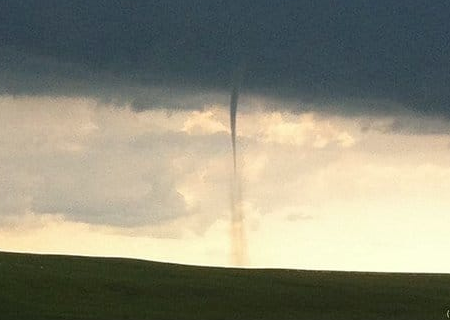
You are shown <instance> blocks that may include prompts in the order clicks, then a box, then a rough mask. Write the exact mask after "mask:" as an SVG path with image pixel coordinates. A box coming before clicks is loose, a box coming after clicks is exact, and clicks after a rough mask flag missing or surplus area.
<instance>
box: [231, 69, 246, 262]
mask: <svg viewBox="0 0 450 320" xmlns="http://www.w3.org/2000/svg"><path fill="white" fill-rule="evenodd" d="M244 70H245V69H244V65H243V64H241V65H240V66H239V67H238V68H237V70H236V72H235V74H234V77H233V83H232V88H231V97H230V129H231V146H232V149H233V177H232V182H231V258H232V263H233V264H234V265H238V266H241V265H244V264H246V263H247V262H248V258H247V244H246V241H245V227H244V211H243V208H242V179H241V172H240V171H239V170H238V167H237V160H236V158H237V155H236V114H237V106H238V100H239V89H240V86H241V83H242V78H243V75H244Z"/></svg>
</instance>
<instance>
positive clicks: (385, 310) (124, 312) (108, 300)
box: [0, 253, 450, 320]
mask: <svg viewBox="0 0 450 320" xmlns="http://www.w3.org/2000/svg"><path fill="white" fill-rule="evenodd" d="M448 308H450V275H443V274H388V273H386V274H384V273H353V272H317V271H296V270H242V269H226V268H206V267H193V266H184V265H175V264H166V263H156V262H147V261H139V260H129V259H111V258H86V257H74V256H51V255H31V254H14V253H0V319H2V320H7V319H27V320H28V319H31V320H33V319H34V320H38V319H101V320H107V319H108V320H121V319H136V320H140V319H161V320H164V319H173V320H175V319H177V320H178V319H179V320H183V319H197V320H208V319H230V320H231V319H245V320H253V319H255V320H256V319H280V320H283V319H305V320H314V319H327V320H332V319H343V320H349V319H359V320H362V319H377V320H383V319H421V320H426V319H446V316H445V312H446V310H447V309H448Z"/></svg>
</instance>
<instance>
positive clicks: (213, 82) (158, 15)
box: [0, 0, 450, 273]
mask: <svg viewBox="0 0 450 320" xmlns="http://www.w3.org/2000/svg"><path fill="white" fill-rule="evenodd" d="M449 16H450V2H449V1H433V2H431V3H430V2H429V1H417V0H416V1H406V0H401V1H396V2H395V3H392V2H391V1H383V0H381V1H376V2H375V1H353V0H348V1H345V2H337V1H330V0H328V1H314V2H310V1H287V0H280V1H278V2H276V3H275V2H273V1H265V0H264V1H261V0H260V1H257V2H256V1H255V2H252V1H247V2H245V3H242V2H241V1H234V0H233V1H217V2H211V1H170V2H167V1H155V0H152V1H127V2H126V3H125V2H122V1H101V0H96V1H83V0H81V1H76V2H74V1H66V0H59V1H56V0H55V1H50V0H41V1H31V0H30V1H12V0H7V1H2V2H1V4H0V250H4V251H21V252H22V251H23V252H44V253H64V254H82V255H96V256H97V255H99V256H122V257H134V258H141V259H149V260H157V261H170V262H177V263H188V264H201V265H219V266H231V265H232V260H231V259H230V250H231V244H230V235H231V232H230V215H231V212H230V211H231V205H230V201H231V200H230V186H231V185H232V177H233V160H232V148H231V138H230V124H229V123H230V119H229V112H230V111H229V103H230V93H231V88H232V87H233V81H234V79H235V78H236V72H240V73H241V75H240V76H241V78H242V79H241V81H240V82H241V85H240V87H241V88H240V97H239V103H238V110H237V153H238V159H237V160H238V167H239V171H240V174H241V177H240V178H241V186H242V208H243V212H244V226H245V239H246V245H247V254H248V259H247V262H246V265H247V266H249V267H276V268H297V269H328V270H364V271H402V272H407V271H408V272H447V273H448V272H450V258H449V257H448V255H447V254H446V252H447V251H448V250H446V249H448V247H449V245H450V237H449V236H448V226H449V223H450V215H449V212H450V200H448V199H449V198H448V197H447V196H446V195H447V194H449V193H450V161H449V160H450V136H449V132H450V123H449V116H450V93H449V92H450V91H449V87H450V32H449V31H450V22H449V21H450V19H448V17H449Z"/></svg>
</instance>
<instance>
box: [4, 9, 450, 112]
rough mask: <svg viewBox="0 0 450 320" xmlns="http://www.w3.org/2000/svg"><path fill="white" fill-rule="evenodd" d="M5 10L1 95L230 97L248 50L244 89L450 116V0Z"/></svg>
mask: <svg viewBox="0 0 450 320" xmlns="http://www.w3.org/2000/svg"><path fill="white" fill-rule="evenodd" d="M0 12H1V13H0V21H1V22H0V47H1V53H0V61H1V63H0V65H1V72H0V74H1V76H0V92H1V93H3V94H18V95H64V96H94V97H97V98H99V99H104V100H105V101H107V102H114V103H116V104H118V105H120V104H123V103H131V104H132V105H133V107H134V108H135V109H136V110H143V109H146V108H155V107H165V108H173V109H177V108H187V107H188V108H195V107H198V106H199V102H200V101H201V102H205V101H210V102H213V101H214V100H216V102H217V99H219V100H221V101H219V102H225V103H226V100H225V99H226V98H225V97H226V95H227V93H228V91H229V81H230V78H231V71H232V70H233V69H234V68H235V65H236V64H237V62H238V61H240V60H241V59H245V61H246V64H247V74H246V78H245V80H244V95H245V94H247V95H249V94H250V95H265V96H268V97H272V98H274V99H278V98H281V99H282V100H283V101H286V100H290V101H296V103H293V104H292V107H293V109H294V110H295V109H297V110H298V109H299V108H300V106H301V107H303V106H304V105H313V106H316V107H317V106H325V109H327V108H328V109H329V110H332V111H334V112H338V113H341V114H350V115H352V114H354V113H361V112H362V113H374V114H386V113H387V114H392V113H395V112H396V110H397V108H396V107H392V106H401V107H402V108H406V109H408V110H409V111H411V112H414V113H415V114H417V115H423V116H443V117H448V116H449V114H450V109H449V108H450V93H449V92H450V91H449V90H448V88H449V85H450V78H449V74H450V73H449V70H450V59H449V56H450V54H449V52H450V48H449V46H450V39H449V37H450V33H449V32H448V30H450V22H449V19H448V13H449V12H450V3H449V2H448V1H444V0H440V1H434V2H433V3H432V4H430V3H429V2H428V1H408V0H402V1H396V2H392V1H387V0H386V1H384V0H383V1H356V0H355V1H354V0H350V1H345V3H335V2H333V1H315V2H309V1H308V2H306V1H292V0H291V1H288V0H282V1H277V2H274V1H258V2H255V3H251V2H245V3H243V2H241V1H226V2H214V3H211V2H210V1H200V0H199V1H170V2H169V3H167V2H166V1H157V0H152V1H133V2H130V3H127V4H126V5H125V4H123V3H120V2H111V1H104V0H97V1H87V0H84V1H77V2H73V1H68V0H62V1H56V0H44V1H32V0H30V1H13V0H8V1H3V2H2V3H1V4H0ZM299 101H301V102H302V104H299V103H298V102H299ZM330 105H332V106H333V107H326V106H330ZM284 106H285V104H282V105H281V106H279V105H276V106H274V107H284ZM328 109H327V110H328Z"/></svg>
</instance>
